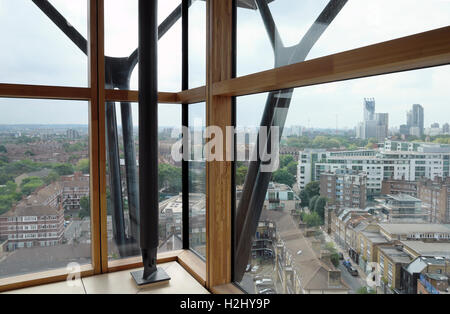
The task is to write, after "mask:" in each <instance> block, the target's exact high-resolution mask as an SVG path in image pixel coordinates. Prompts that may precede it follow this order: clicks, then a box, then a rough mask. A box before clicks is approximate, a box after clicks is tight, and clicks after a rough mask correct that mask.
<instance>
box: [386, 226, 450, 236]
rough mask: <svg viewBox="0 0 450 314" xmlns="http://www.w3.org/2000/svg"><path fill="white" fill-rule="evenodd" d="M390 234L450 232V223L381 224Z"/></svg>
mask: <svg viewBox="0 0 450 314" xmlns="http://www.w3.org/2000/svg"><path fill="white" fill-rule="evenodd" d="M380 228H381V229H383V230H384V231H386V232H387V233H390V234H410V233H450V225H442V224H380Z"/></svg>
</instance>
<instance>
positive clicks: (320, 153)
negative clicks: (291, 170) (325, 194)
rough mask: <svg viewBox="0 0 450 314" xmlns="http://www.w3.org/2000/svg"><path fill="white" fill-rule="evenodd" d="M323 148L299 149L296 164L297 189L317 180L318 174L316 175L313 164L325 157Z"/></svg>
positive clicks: (325, 152)
mask: <svg viewBox="0 0 450 314" xmlns="http://www.w3.org/2000/svg"><path fill="white" fill-rule="evenodd" d="M327 154H328V153H327V151H326V150H325V149H305V150H304V151H301V152H300V154H299V159H298V166H297V185H298V188H299V190H300V191H301V190H303V189H304V188H305V187H306V185H308V184H309V183H311V182H312V181H318V180H319V179H320V175H319V176H317V175H316V171H315V165H316V163H318V162H322V161H324V160H326V159H327Z"/></svg>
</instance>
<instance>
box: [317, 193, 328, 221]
mask: <svg viewBox="0 0 450 314" xmlns="http://www.w3.org/2000/svg"><path fill="white" fill-rule="evenodd" d="M326 205H327V198H326V197H323V196H319V197H318V198H317V201H316V203H315V206H314V211H315V212H317V214H318V215H319V217H320V218H321V219H322V221H323V220H325V206H326Z"/></svg>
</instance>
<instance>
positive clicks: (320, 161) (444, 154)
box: [297, 144, 450, 195]
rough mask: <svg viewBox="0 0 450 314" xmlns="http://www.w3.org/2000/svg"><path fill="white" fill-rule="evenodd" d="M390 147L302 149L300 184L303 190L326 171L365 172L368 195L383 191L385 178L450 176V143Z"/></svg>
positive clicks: (414, 179)
mask: <svg viewBox="0 0 450 314" xmlns="http://www.w3.org/2000/svg"><path fill="white" fill-rule="evenodd" d="M414 146H415V145H413V146H412V147H414ZM388 147H389V146H386V145H385V147H384V148H381V149H379V150H358V151H341V152H317V151H305V152H300V157H301V158H299V164H298V176H297V181H298V182H297V183H298V186H299V188H300V190H302V189H303V188H305V186H306V185H307V184H308V183H309V182H311V181H317V180H318V179H319V178H320V175H321V174H322V173H325V172H335V171H336V170H337V169H350V170H356V171H363V172H365V173H366V174H367V194H368V195H377V194H379V193H380V192H381V185H382V182H383V179H388V178H394V179H397V180H405V181H416V180H419V179H421V178H427V179H431V180H434V179H435V178H436V177H447V176H449V160H450V148H449V147H443V146H442V145H430V144H422V145H419V146H417V147H416V151H414V149H415V148H411V147H410V146H409V145H408V146H406V149H405V150H390V149H389V148H388ZM304 157H305V158H304Z"/></svg>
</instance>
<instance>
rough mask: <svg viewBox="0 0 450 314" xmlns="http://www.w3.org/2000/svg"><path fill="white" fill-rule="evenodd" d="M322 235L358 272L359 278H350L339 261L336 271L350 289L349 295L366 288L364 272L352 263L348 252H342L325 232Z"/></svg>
mask: <svg viewBox="0 0 450 314" xmlns="http://www.w3.org/2000/svg"><path fill="white" fill-rule="evenodd" d="M322 232H323V231H322ZM323 234H324V235H325V239H326V241H327V242H331V243H333V244H334V247H335V248H336V249H337V250H338V252H340V253H342V255H344V260H346V261H347V260H350V261H351V263H352V266H353V267H354V268H355V269H356V270H357V271H358V274H359V276H357V277H354V276H352V275H351V274H350V273H349V272H348V270H347V268H345V266H344V265H342V262H343V261H339V266H338V269H340V270H341V274H342V279H343V280H344V282H345V283H346V284H347V285H348V286H349V287H350V293H351V294H356V292H357V291H358V290H359V289H360V288H362V287H366V286H367V284H366V274H365V272H364V271H363V270H362V269H361V267H359V265H357V264H356V263H355V262H353V260H351V258H350V256H349V255H348V252H346V250H344V249H343V248H342V247H341V246H339V245H338V244H337V243H336V242H335V241H334V239H333V238H332V237H330V235H329V234H327V233H326V232H323Z"/></svg>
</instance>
